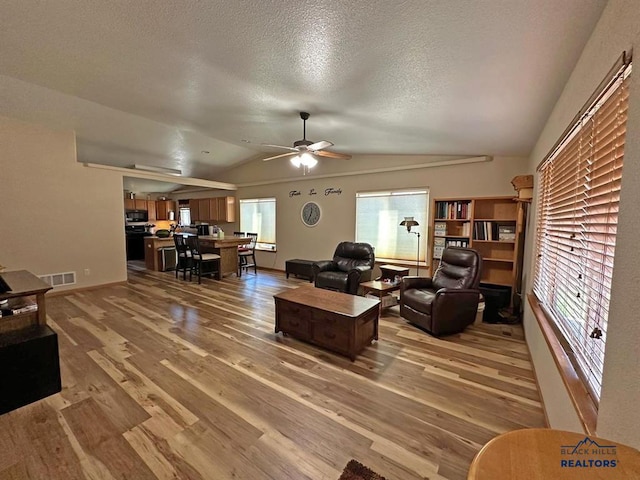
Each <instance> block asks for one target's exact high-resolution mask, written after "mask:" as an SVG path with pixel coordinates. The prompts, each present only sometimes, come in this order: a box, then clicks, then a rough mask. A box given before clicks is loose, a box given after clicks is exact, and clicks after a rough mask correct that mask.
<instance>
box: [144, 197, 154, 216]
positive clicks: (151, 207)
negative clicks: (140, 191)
mask: <svg viewBox="0 0 640 480" xmlns="http://www.w3.org/2000/svg"><path fill="white" fill-rule="evenodd" d="M145 210H146V211H147V213H148V215H149V220H155V219H156V201H155V200H147V208H146V209H145Z"/></svg>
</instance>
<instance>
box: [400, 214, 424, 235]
mask: <svg viewBox="0 0 640 480" xmlns="http://www.w3.org/2000/svg"><path fill="white" fill-rule="evenodd" d="M418 225H420V224H419V223H418V222H416V221H415V220H414V219H413V217H404V220H403V221H401V222H400V226H401V227H407V232H410V231H411V227H417V226H418Z"/></svg>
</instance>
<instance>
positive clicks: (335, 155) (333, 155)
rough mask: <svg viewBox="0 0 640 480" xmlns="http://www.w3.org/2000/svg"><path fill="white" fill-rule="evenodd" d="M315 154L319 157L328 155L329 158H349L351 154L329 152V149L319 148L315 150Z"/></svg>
mask: <svg viewBox="0 0 640 480" xmlns="http://www.w3.org/2000/svg"><path fill="white" fill-rule="evenodd" d="M313 153H314V154H315V155H318V156H319V157H328V158H340V159H342V160H349V159H350V158H351V155H347V154H345V153H337V152H329V151H328V150H318V151H317V152H313Z"/></svg>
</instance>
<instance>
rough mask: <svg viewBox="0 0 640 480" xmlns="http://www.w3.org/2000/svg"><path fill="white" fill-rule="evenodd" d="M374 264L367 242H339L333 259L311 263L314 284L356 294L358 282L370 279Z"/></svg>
mask: <svg viewBox="0 0 640 480" xmlns="http://www.w3.org/2000/svg"><path fill="white" fill-rule="evenodd" d="M374 264H375V255H374V253H373V247H372V246H371V245H369V244H368V243H356V242H340V243H339V244H338V246H337V247H336V251H335V252H334V254H333V260H321V261H319V262H314V263H313V267H312V268H313V278H314V279H315V286H316V287H318V288H326V289H328V290H335V291H338V292H344V293H350V294H351V295H357V294H358V286H359V285H360V283H361V282H367V281H369V280H371V275H372V272H373V266H374Z"/></svg>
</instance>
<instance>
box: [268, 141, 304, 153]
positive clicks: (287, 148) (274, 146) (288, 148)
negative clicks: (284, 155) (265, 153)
mask: <svg viewBox="0 0 640 480" xmlns="http://www.w3.org/2000/svg"><path fill="white" fill-rule="evenodd" d="M261 145H262V146H263V147H273V148H284V149H285V150H293V151H296V152H297V151H298V149H297V148H293V147H285V146H284V145H269V144H267V143H261Z"/></svg>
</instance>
